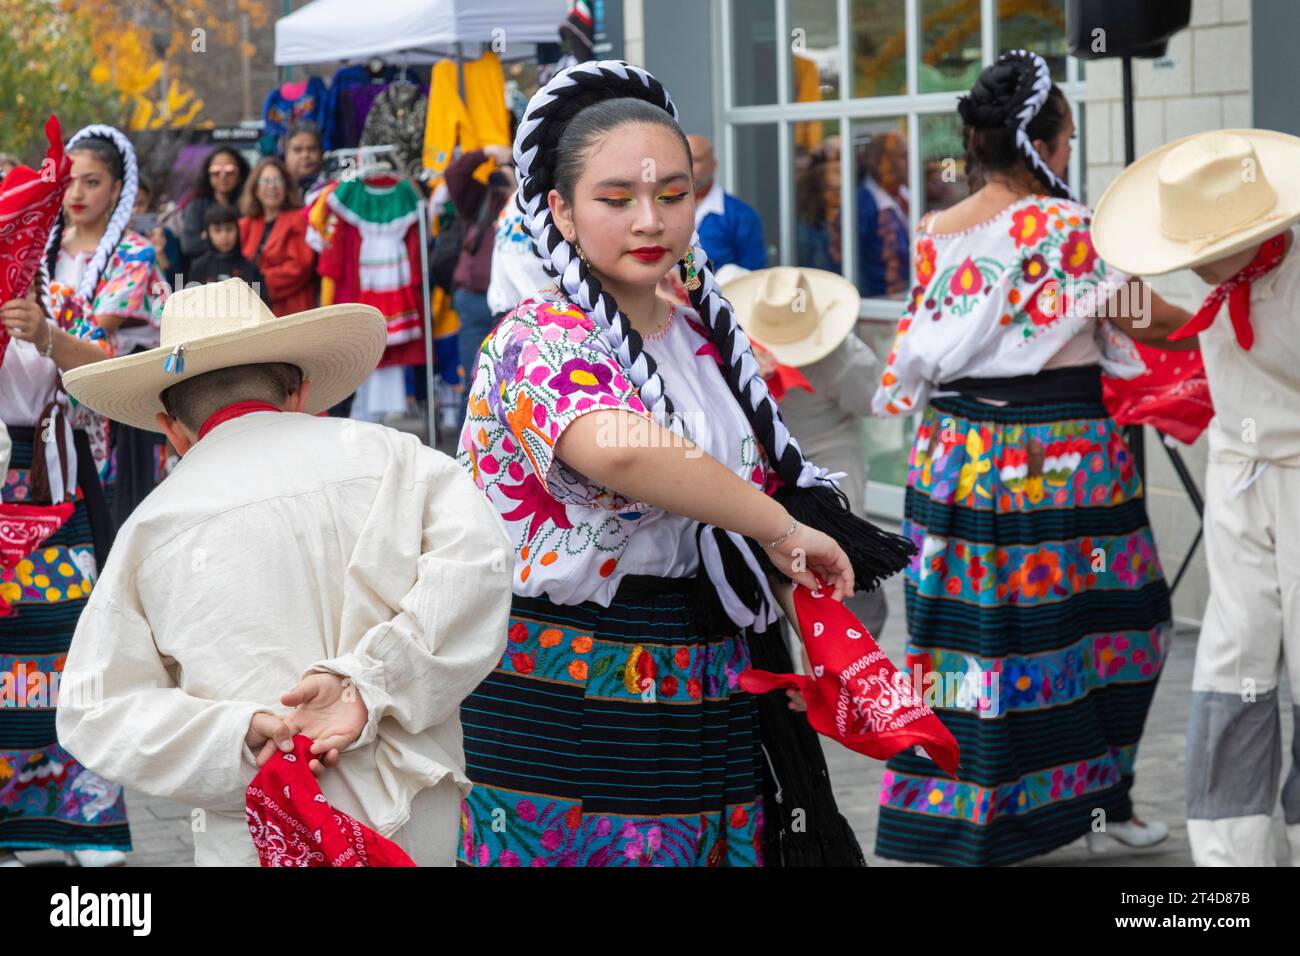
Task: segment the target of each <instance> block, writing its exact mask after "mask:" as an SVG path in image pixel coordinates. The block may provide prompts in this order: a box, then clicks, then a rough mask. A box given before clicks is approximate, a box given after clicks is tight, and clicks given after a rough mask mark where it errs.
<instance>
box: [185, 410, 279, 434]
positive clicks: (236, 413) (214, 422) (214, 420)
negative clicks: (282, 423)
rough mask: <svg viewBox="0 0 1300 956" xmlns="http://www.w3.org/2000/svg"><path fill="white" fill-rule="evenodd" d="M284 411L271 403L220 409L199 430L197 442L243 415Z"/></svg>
mask: <svg viewBox="0 0 1300 956" xmlns="http://www.w3.org/2000/svg"><path fill="white" fill-rule="evenodd" d="M282 411H284V409H283V408H276V407H275V406H274V405H272V404H271V403H270V402H233V403H231V404H230V405H226V406H224V407H223V408H218V409H217V410H216V411H215V412H213V413H212V414H211V415H210V416H208V420H207V421H206V422H204V423H203V427H202V428H200V429H199V437H198V438H197V439H196V440H197V441H202V440H203V436H204V435H206V434H207V433H208V432H210V431H212V429H214V428H216V427H217V426H218V425H220V424H221V423H222V422H228V421H230V420H231V419H232V418H239V417H240V416H241V415H248V414H250V413H251V412H282Z"/></svg>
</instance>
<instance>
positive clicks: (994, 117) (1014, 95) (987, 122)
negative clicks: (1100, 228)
mask: <svg viewBox="0 0 1300 956" xmlns="http://www.w3.org/2000/svg"><path fill="white" fill-rule="evenodd" d="M1008 69H1010V71H1011V74H1010V76H1008V75H1007V71H1008ZM1008 85H1010V87H1011V88H1010V89H1009V90H1007V89H1006V87H1007V86H1008ZM1003 90H1006V92H1005V93H1003V92H1002V91H1003ZM1051 91H1052V71H1051V69H1050V68H1049V67H1048V66H1047V61H1046V60H1044V59H1043V58H1042V57H1041V56H1039V55H1038V54H1037V53H1034V52H1033V51H1032V50H1008V51H1007V52H1006V53H1003V54H1002V55H1001V56H1000V57H998V60H997V62H996V63H995V64H993V65H992V66H989V67H986V68H985V70H984V71H983V72H982V73H981V74H980V78H979V79H978V80H977V81H976V83H975V88H974V89H973V90H972V91H971V93H970V95H968V96H963V97H962V98H961V99H960V100H959V101H958V104H957V109H958V112H960V113H961V116H962V120H963V121H964V122H965V123H966V125H967V126H974V127H981V128H985V129H987V128H990V127H999V126H1009V127H1011V128H1012V129H1013V130H1015V137H1016V148H1017V149H1018V150H1020V153H1021V155H1023V156H1024V158H1025V163H1026V164H1027V165H1028V166H1029V168H1030V169H1032V170H1033V171H1034V172H1035V173H1036V174H1037V175H1038V177H1039V178H1040V179H1042V181H1043V182H1045V183H1047V185H1048V188H1049V189H1050V190H1051V192H1052V194H1053V195H1055V196H1057V197H1058V198H1061V199H1069V200H1074V199H1076V196H1075V194H1074V190H1072V189H1071V188H1070V186H1069V184H1068V183H1066V182H1065V181H1063V180H1062V179H1061V178H1060V177H1058V176H1057V175H1056V173H1054V172H1052V170H1051V169H1050V168H1049V167H1048V165H1047V163H1045V162H1043V157H1042V156H1040V155H1038V150H1036V149H1034V144H1033V143H1032V142H1031V141H1030V139H1029V129H1028V127H1029V124H1030V123H1032V122H1033V121H1034V117H1035V116H1037V115H1038V114H1039V112H1040V111H1041V110H1042V108H1043V105H1044V104H1045V103H1046V102H1047V96H1048V94H1049V93H1051ZM1000 94H1001V95H1000ZM999 99H1000V100H1001V101H1000V102H999V101H998V100H999Z"/></svg>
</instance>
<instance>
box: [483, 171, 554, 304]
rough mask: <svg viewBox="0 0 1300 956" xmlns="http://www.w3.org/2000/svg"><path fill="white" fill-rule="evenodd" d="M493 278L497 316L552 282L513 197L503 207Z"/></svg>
mask: <svg viewBox="0 0 1300 956" xmlns="http://www.w3.org/2000/svg"><path fill="white" fill-rule="evenodd" d="M492 241H493V244H494V245H493V248H492V277H491V279H490V280H489V281H488V287H487V304H488V308H489V309H490V310H491V312H492V314H493V315H501V314H502V313H503V312H509V311H511V310H512V309H513V308H514V307H515V306H517V305H518V304H519V303H520V302H522V301H523V300H524V299H526V298H528V297H529V296H530V295H532V294H533V293H534V292H537V291H538V290H540V289H545V288H546V287H547V286H549V285H550V284H551V277H550V276H548V275H547V274H546V270H545V269H544V268H542V260H541V259H539V258H537V254H536V253H535V252H533V237H532V236H530V235H529V234H528V227H527V226H525V225H524V214H523V213H522V212H520V211H519V207H518V206H517V205H515V199H514V197H513V196H511V197H510V199H509V200H508V201H507V202H506V204H505V205H504V206H502V207H501V212H500V214H499V215H498V216H497V223H496V231H495V233H494V235H493V240H492Z"/></svg>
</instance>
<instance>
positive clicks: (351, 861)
mask: <svg viewBox="0 0 1300 956" xmlns="http://www.w3.org/2000/svg"><path fill="white" fill-rule="evenodd" d="M311 761H312V753H311V738H309V737H304V736H303V735H302V734H298V735H297V736H295V737H294V738H293V753H284V752H283V751H276V754H275V756H274V757H272V758H271V759H270V760H269V761H268V762H267V764H266V766H265V767H263V768H262V769H261V770H260V771H258V774H257V776H256V777H254V778H253V782H252V783H250V784H249V785H248V790H247V792H246V793H245V797H244V802H245V809H246V811H247V816H248V829H249V832H251V833H252V835H253V845H254V846H255V847H257V856H258V859H259V860H261V863H262V866H415V863H414V862H412V860H411V858H410V857H409V856H407V855H406V854H405V853H404V852H402V848H401V847H399V846H398V845H397V844H396V843H394V842H392V841H391V840H386V839H384V838H383V837H381V836H380V835H379V834H378V833H376V832H375V831H374V830H371V829H370V828H369V827H367V826H363V825H362V824H360V823H358V822H357V821H356V820H354V819H353V818H352V817H350V816H348V815H347V814H346V813H342V812H340V811H338V810H335V809H334V808H333V807H331V806H330V805H329V804H328V803H326V802H325V794H323V793H321V792H320V784H318V783H317V782H316V776H315V774H313V773H312V772H311Z"/></svg>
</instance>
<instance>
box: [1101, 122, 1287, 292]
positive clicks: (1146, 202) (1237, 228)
mask: <svg viewBox="0 0 1300 956" xmlns="http://www.w3.org/2000/svg"><path fill="white" fill-rule="evenodd" d="M1297 165H1300V138H1297V137H1295V136H1288V135H1287V134H1285V133H1276V132H1273V131H1272V130H1267V129H1229V130H1217V131H1215V132H1210V133H1197V134H1196V135H1194V136H1186V137H1184V138H1182V139H1178V140H1174V142H1172V143H1168V144H1166V145H1164V146H1161V147H1160V148H1159V149H1156V150H1153V151H1152V152H1150V153H1147V154H1146V155H1145V156H1143V157H1142V158H1141V159H1139V160H1137V161H1136V162H1135V163H1133V165H1132V166H1129V167H1128V168H1127V169H1125V170H1124V171H1123V172H1122V173H1120V174H1119V177H1118V178H1117V179H1116V180H1115V181H1114V182H1113V183H1111V184H1110V188H1109V189H1107V190H1106V192H1105V194H1104V195H1103V196H1102V197H1101V200H1100V201H1099V202H1098V203H1097V208H1096V211H1095V212H1094V213H1093V219H1092V241H1093V245H1095V246H1096V248H1097V253H1098V255H1100V256H1101V258H1102V259H1104V260H1105V261H1106V262H1108V263H1109V264H1110V265H1112V266H1115V267H1116V268H1117V269H1122V270H1123V271H1124V272H1129V273H1132V274H1133V275H1160V274H1161V273H1165V272H1173V271H1174V270H1175V269H1187V268H1190V267H1192V266H1198V265H1201V264H1202V263H1206V262H1213V261H1214V260H1216V259H1223V258H1226V257H1227V256H1230V255H1232V254H1233V253H1236V252H1240V251H1241V250H1243V249H1246V248H1248V247H1250V246H1252V245H1256V244H1258V243H1260V242H1263V241H1264V240H1265V239H1267V238H1268V237H1270V236H1273V235H1276V234H1277V233H1279V232H1281V231H1282V230H1283V229H1285V228H1286V227H1287V226H1289V225H1291V223H1293V222H1296V221H1297V220H1300V176H1296V175H1295V174H1294V172H1293V171H1294V170H1295V168H1296V167H1297Z"/></svg>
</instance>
